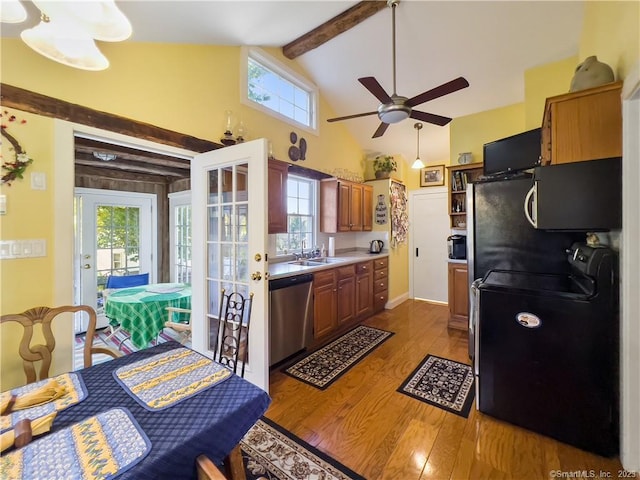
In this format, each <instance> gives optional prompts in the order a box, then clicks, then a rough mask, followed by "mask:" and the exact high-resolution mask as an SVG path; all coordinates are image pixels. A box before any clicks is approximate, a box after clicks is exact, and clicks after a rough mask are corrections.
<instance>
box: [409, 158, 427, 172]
mask: <svg viewBox="0 0 640 480" xmlns="http://www.w3.org/2000/svg"><path fill="white" fill-rule="evenodd" d="M424 167H425V165H424V162H423V161H422V160H420V158H416V161H415V162H413V164H412V165H411V168H415V169H416V170H418V169H420V168H424Z"/></svg>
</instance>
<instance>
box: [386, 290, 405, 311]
mask: <svg viewBox="0 0 640 480" xmlns="http://www.w3.org/2000/svg"><path fill="white" fill-rule="evenodd" d="M406 300H409V292H404V293H403V294H402V295H398V296H397V297H395V298H392V299H391V300H389V301H388V302H387V303H385V305H384V308H385V309H386V310H393V309H394V308H396V307H397V306H398V305H400V304H401V303H402V302H404V301H406Z"/></svg>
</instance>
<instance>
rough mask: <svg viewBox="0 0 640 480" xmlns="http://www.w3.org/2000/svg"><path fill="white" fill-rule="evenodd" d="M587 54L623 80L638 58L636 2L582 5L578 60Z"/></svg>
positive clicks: (639, 34)
mask: <svg viewBox="0 0 640 480" xmlns="http://www.w3.org/2000/svg"><path fill="white" fill-rule="evenodd" d="M591 55H596V56H597V57H598V60H600V61H601V62H604V63H606V64H608V65H609V66H610V67H611V68H612V69H613V73H614V74H615V76H616V80H624V79H625V78H626V76H627V75H628V73H629V72H630V70H631V69H632V68H633V66H634V65H635V64H636V63H637V62H638V60H639V59H640V2H638V1H600V2H585V10H584V23H583V28H582V36H581V38H580V52H579V57H580V61H583V60H584V59H585V58H587V57H589V56H591Z"/></svg>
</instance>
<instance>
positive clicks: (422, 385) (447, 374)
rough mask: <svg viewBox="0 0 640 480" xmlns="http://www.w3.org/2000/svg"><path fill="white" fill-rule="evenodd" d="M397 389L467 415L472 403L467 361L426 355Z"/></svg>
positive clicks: (469, 369)
mask: <svg viewBox="0 0 640 480" xmlns="http://www.w3.org/2000/svg"><path fill="white" fill-rule="evenodd" d="M398 392H400V393H404V394H405V395H409V396H410V397H413V398H417V399H418V400H422V401H423V402H425V403H428V404H429V405H433V406H435V407H439V408H442V409H443V410H446V411H447V412H451V413H455V414H456V415H460V416H461V417H464V418H467V417H468V416H469V410H470V409H471V404H472V403H473V370H472V368H471V366H470V365H466V364H464V363H459V362H454V361H453V360H448V359H446V358H441V357H436V356H435V355H427V356H426V357H425V359H424V360H423V361H422V362H421V363H420V365H419V366H418V368H416V369H415V370H414V371H413V373H412V374H411V375H409V378H408V379H407V380H405V382H404V383H403V384H402V385H401V386H400V388H398Z"/></svg>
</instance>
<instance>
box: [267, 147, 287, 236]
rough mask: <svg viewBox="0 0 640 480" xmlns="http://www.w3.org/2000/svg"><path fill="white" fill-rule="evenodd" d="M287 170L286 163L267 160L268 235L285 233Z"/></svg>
mask: <svg viewBox="0 0 640 480" xmlns="http://www.w3.org/2000/svg"><path fill="white" fill-rule="evenodd" d="M288 170H289V164H288V163H286V162H281V161H279V160H269V164H268V166H267V172H268V184H267V185H268V187H267V188H268V199H269V205H268V211H269V233H287V177H288Z"/></svg>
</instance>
